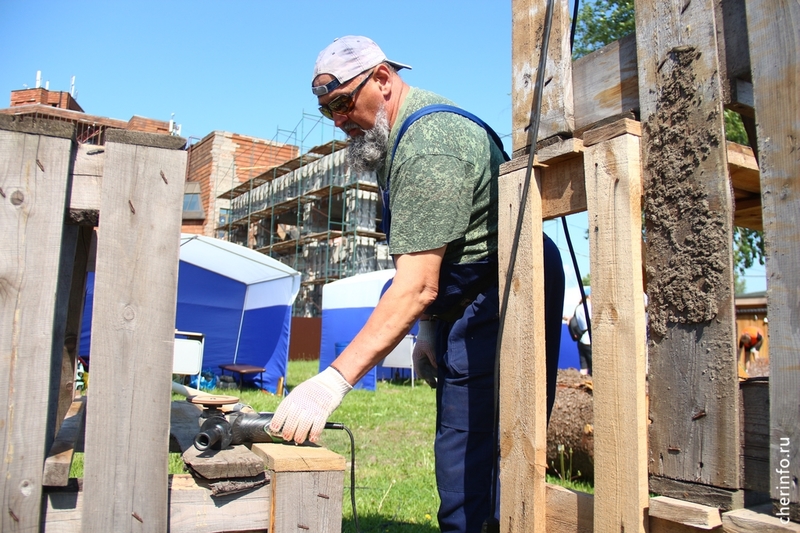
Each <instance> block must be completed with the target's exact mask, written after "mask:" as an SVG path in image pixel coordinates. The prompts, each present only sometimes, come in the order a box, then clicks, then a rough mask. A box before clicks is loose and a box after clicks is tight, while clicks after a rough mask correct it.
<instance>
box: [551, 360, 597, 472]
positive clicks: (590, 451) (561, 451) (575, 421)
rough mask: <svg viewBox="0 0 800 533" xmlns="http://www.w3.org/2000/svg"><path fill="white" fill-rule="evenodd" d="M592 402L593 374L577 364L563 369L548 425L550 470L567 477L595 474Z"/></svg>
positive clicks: (559, 374)
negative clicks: (589, 373)
mask: <svg viewBox="0 0 800 533" xmlns="http://www.w3.org/2000/svg"><path fill="white" fill-rule="evenodd" d="M592 404H593V398H592V378H591V376H585V375H583V374H581V373H580V372H578V370H576V369H574V368H569V369H562V370H559V371H558V380H557V388H556V401H555V403H554V404H553V412H552V413H551V414H550V422H549V424H548V426H547V470H548V473H550V474H552V475H554V476H561V477H562V478H564V479H566V478H568V477H571V478H581V479H593V478H594V426H593V423H594V414H593V407H592ZM559 447H562V448H559ZM562 459H563V466H562ZM579 472H580V475H579Z"/></svg>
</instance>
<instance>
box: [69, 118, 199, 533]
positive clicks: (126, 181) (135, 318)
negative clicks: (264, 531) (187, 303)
mask: <svg viewBox="0 0 800 533" xmlns="http://www.w3.org/2000/svg"><path fill="white" fill-rule="evenodd" d="M106 140H107V143H106V146H105V150H106V154H105V155H106V160H105V167H104V172H103V180H102V194H101V200H100V226H99V228H98V242H97V259H96V266H95V272H96V274H95V293H94V312H93V313H92V344H91V349H90V351H91V376H92V383H91V386H90V388H89V396H90V401H89V405H91V407H90V408H89V409H88V412H87V418H86V447H85V459H84V494H85V496H86V498H85V506H84V513H83V525H82V527H83V531H84V532H85V533H91V532H95V531H116V532H129V531H143V530H146V531H166V530H167V524H168V520H167V505H168V498H167V495H168V491H167V481H168V480H167V462H168V461H167V458H168V450H169V421H170V394H171V376H172V357H173V353H172V352H173V342H174V338H175V307H176V301H177V284H178V258H179V243H180V224H181V206H182V198H183V187H184V179H185V164H186V153H185V152H183V151H179V150H176V149H175V148H180V147H182V146H183V144H185V140H184V139H180V138H178V137H170V136H166V135H155V134H143V133H139V134H135V133H133V132H124V131H121V130H112V131H110V132H108V135H107V137H106Z"/></svg>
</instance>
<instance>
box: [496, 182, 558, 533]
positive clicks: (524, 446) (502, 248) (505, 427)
mask: <svg viewBox="0 0 800 533" xmlns="http://www.w3.org/2000/svg"><path fill="white" fill-rule="evenodd" d="M525 173H526V170H525V169H524V168H523V169H520V170H517V171H514V172H512V173H510V174H507V175H504V176H501V177H500V193H499V194H500V197H499V206H500V208H499V221H498V260H499V262H500V264H499V273H500V295H501V304H502V295H503V293H504V291H505V290H506V288H505V286H506V275H507V271H508V266H509V258H510V255H511V250H512V247H513V246H517V257H516V265H515V267H514V276H513V278H512V279H511V287H510V294H509V299H508V306H507V307H506V309H505V323H504V326H503V339H502V346H501V349H500V354H499V357H500V383H502V384H503V386H502V387H501V388H500V461H501V462H500V486H501V490H500V528H501V531H507V532H509V531H525V532H530V533H544V531H545V519H546V516H545V502H546V495H545V469H546V467H547V458H546V452H547V406H546V403H547V400H546V396H547V391H546V388H547V387H546V365H545V360H546V354H545V345H544V342H541V339H544V267H543V261H542V258H543V254H544V249H543V244H542V203H541V202H542V201H541V196H540V192H539V185H538V170H537V171H536V175H532V176H531V179H532V180H535V181H533V182H532V183H531V185H530V191H529V193H528V198H527V204H526V205H525V206H524V207H523V206H522V205H521V202H522V188H523V182H524V178H525ZM522 209H524V217H523V224H522V232H521V235H520V236H519V241H518V242H516V243H515V242H514V238H515V235H514V234H515V231H516V227H517V218H518V217H519V214H520V210H522Z"/></svg>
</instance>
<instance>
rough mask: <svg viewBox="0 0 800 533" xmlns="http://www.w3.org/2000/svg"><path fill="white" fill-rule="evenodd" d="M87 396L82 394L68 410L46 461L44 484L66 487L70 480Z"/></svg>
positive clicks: (81, 429) (81, 430)
mask: <svg viewBox="0 0 800 533" xmlns="http://www.w3.org/2000/svg"><path fill="white" fill-rule="evenodd" d="M85 405H86V398H85V397H83V396H80V397H78V398H76V399H75V401H74V402H72V406H71V407H70V408H69V411H67V416H66V418H65V419H64V423H63V424H61V428H60V429H59V431H58V434H57V435H56V439H55V441H54V442H53V446H51V447H50V453H48V455H47V459H46V460H45V462H44V474H43V476H42V478H43V479H42V485H45V486H53V487H66V486H67V483H68V482H69V469H70V466H71V465H72V456H73V455H74V453H75V446H76V445H77V443H78V440H79V438H80V436H81V433H82V432H83V420H84V413H85V412H86V410H85V409H84V406H85Z"/></svg>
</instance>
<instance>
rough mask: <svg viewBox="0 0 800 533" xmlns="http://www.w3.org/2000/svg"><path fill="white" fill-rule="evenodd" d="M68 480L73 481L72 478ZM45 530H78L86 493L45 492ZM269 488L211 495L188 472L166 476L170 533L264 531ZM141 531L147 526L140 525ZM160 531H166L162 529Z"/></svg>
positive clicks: (49, 532) (68, 532)
mask: <svg viewBox="0 0 800 533" xmlns="http://www.w3.org/2000/svg"><path fill="white" fill-rule="evenodd" d="M71 481H73V482H74V481H75V480H74V479H73V480H71ZM46 498H47V501H46V508H45V513H46V514H45V519H46V527H45V529H44V531H45V533H79V532H80V531H82V529H81V516H82V515H83V514H84V508H85V507H86V496H85V495H84V493H83V491H81V490H79V489H78V488H77V487H71V488H70V489H69V490H60V491H48V492H47V494H46ZM271 500H272V489H271V488H270V487H269V486H261V487H258V488H255V489H252V490H249V491H247V492H241V493H237V494H231V495H221V496H212V492H211V490H209V488H208V486H207V484H205V483H197V482H196V481H195V480H194V479H193V478H192V476H190V475H174V476H170V477H169V531H170V533H219V532H221V531H236V532H239V533H244V532H251V533H266V532H267V528H268V526H269V516H270V509H271V506H272V504H271ZM141 530H142V531H149V529H147V528H144V527H142V528H141ZM162 531H167V530H166V529H164V530H162Z"/></svg>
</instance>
